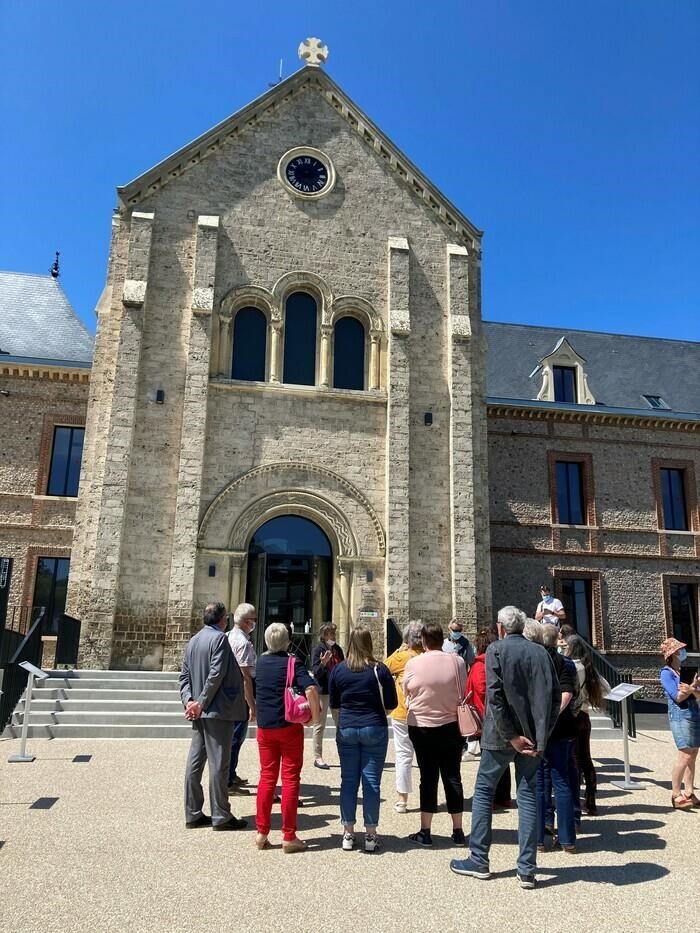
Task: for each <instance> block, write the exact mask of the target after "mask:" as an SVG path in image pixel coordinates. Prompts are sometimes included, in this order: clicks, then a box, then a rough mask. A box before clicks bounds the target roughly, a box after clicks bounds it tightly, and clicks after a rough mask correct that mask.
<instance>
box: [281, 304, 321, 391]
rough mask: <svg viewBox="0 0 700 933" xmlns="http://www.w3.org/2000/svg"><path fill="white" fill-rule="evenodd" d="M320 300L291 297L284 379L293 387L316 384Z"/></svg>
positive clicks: (286, 327) (285, 333) (286, 320)
mask: <svg viewBox="0 0 700 933" xmlns="http://www.w3.org/2000/svg"><path fill="white" fill-rule="evenodd" d="M317 317H318V312H317V307H316V301H315V299H314V298H312V297H311V295H307V294H306V292H294V293H293V294H292V295H290V296H289V298H287V302H286V305H285V313H284V376H283V379H282V381H283V382H287V383H291V384H292V385H300V386H312V385H315V384H316V332H317V330H318V322H317Z"/></svg>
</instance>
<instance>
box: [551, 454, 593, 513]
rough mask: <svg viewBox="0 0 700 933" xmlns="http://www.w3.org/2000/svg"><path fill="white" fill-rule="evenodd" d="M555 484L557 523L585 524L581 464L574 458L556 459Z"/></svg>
mask: <svg viewBox="0 0 700 933" xmlns="http://www.w3.org/2000/svg"><path fill="white" fill-rule="evenodd" d="M556 485H557V519H558V521H559V524H560V525H585V524H587V522H586V502H585V497H584V494H583V464H582V463H580V462H578V461H574V460H557V461H556Z"/></svg>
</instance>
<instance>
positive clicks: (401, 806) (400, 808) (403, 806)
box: [394, 800, 408, 813]
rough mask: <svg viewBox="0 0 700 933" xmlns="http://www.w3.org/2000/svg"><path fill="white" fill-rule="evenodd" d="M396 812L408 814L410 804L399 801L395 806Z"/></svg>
mask: <svg viewBox="0 0 700 933" xmlns="http://www.w3.org/2000/svg"><path fill="white" fill-rule="evenodd" d="M394 810H396V812H397V813H408V804H407V803H404V802H403V800H397V801H396V803H395V804H394Z"/></svg>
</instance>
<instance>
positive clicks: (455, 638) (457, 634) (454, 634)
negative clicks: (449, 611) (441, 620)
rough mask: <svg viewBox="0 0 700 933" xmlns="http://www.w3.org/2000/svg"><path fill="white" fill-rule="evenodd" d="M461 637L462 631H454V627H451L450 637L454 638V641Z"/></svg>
mask: <svg viewBox="0 0 700 933" xmlns="http://www.w3.org/2000/svg"><path fill="white" fill-rule="evenodd" d="M461 637H462V633H461V632H455V631H453V629H450V638H451V639H452V641H459V640H460V638H461Z"/></svg>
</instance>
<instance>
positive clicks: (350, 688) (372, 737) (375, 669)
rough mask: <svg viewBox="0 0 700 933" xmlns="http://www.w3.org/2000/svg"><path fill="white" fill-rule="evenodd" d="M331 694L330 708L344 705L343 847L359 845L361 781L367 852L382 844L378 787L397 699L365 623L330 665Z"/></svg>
mask: <svg viewBox="0 0 700 933" xmlns="http://www.w3.org/2000/svg"><path fill="white" fill-rule="evenodd" d="M329 697H330V706H331V709H337V710H340V715H339V717H338V729H337V731H336V745H337V746H338V757H339V758H340V818H341V820H342V821H343V842H342V847H343V850H344V851H346V852H350V851H352V849H354V848H355V821H356V812H357V795H358V791H359V789H360V782H362V810H363V817H364V823H365V852H375V851H376V850H377V848H378V846H379V839H378V838H377V824H378V823H379V793H380V788H381V783H382V771H383V770H384V762H385V760H386V751H387V745H388V741H389V730H388V727H387V721H386V714H387V713H388V712H389V711H390V710H393V709H395V708H396V706H397V705H398V699H397V696H396V687H395V685H394V678H393V677H392V676H391V674H390V673H389V670H388V668H387V667H386V665H384V664H382V663H381V662H379V661H377V659H376V658H375V657H374V651H373V648H372V634H371V632H370V630H369V629H368V628H367V627H366V626H365V625H358V626H357V627H356V628H354V629H353V630H352V631H351V632H350V638H349V639H348V653H347V656H346V658H345V660H344V661H341V662H340V664H336V666H335V667H334V668H333V670H332V671H331V676H330V682H329Z"/></svg>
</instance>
